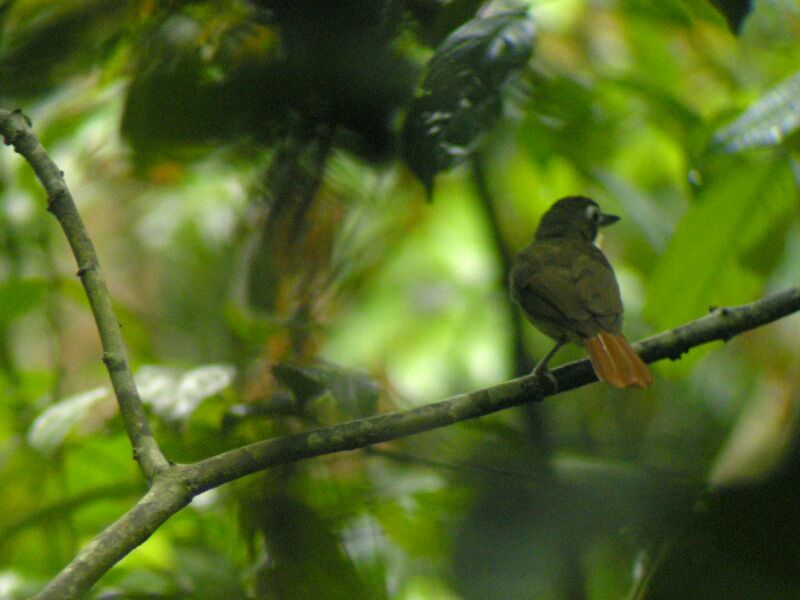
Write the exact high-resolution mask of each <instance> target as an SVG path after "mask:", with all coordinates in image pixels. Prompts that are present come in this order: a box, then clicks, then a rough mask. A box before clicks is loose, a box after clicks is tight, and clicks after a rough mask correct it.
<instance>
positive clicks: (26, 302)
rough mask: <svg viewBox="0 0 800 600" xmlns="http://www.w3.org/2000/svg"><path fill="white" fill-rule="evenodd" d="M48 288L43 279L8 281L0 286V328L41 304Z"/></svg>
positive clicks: (48, 285) (49, 285)
mask: <svg viewBox="0 0 800 600" xmlns="http://www.w3.org/2000/svg"><path fill="white" fill-rule="evenodd" d="M50 287H51V284H50V283H48V282H47V281H45V280H44V279H10V280H9V281H6V282H3V283H2V284H0V328H2V327H5V326H7V325H8V324H9V323H11V322H12V321H14V320H16V319H18V318H19V317H21V316H22V315H24V314H25V313H27V312H28V311H29V310H31V309H33V308H36V307H37V306H38V305H39V304H41V302H42V300H44V297H45V294H46V292H47V290H48V289H50Z"/></svg>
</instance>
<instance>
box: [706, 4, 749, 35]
mask: <svg viewBox="0 0 800 600" xmlns="http://www.w3.org/2000/svg"><path fill="white" fill-rule="evenodd" d="M710 1H711V4H713V5H714V6H715V7H716V9H717V10H718V11H719V12H721V13H722V14H723V15H724V16H725V20H726V21H727V22H728V26H729V27H730V28H731V31H733V33H736V34H738V33H740V32H741V31H742V25H743V24H744V19H745V17H747V15H748V14H750V11H751V10H752V9H753V0H710Z"/></svg>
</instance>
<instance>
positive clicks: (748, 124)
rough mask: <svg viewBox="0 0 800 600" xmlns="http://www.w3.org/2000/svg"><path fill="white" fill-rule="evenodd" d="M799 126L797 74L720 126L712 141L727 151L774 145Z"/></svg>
mask: <svg viewBox="0 0 800 600" xmlns="http://www.w3.org/2000/svg"><path fill="white" fill-rule="evenodd" d="M798 127H800V73H795V74H794V75H792V76H791V77H789V78H788V79H786V80H784V81H783V82H781V83H780V84H778V85H777V86H775V87H774V88H772V89H771V90H769V91H768V92H767V93H766V94H764V95H763V96H762V97H761V98H760V99H759V100H756V102H755V103H754V104H753V105H752V106H750V108H748V109H747V110H746V111H745V113H744V114H743V115H742V116H740V117H739V118H738V119H736V120H735V121H734V122H733V123H731V124H730V125H727V126H726V127H724V128H722V129H720V130H719V131H718V132H717V133H716V135H715V136H714V143H716V144H717V145H719V146H721V147H722V148H723V149H724V150H725V151H726V152H741V151H742V150H747V149H749V148H754V147H758V146H777V145H779V144H781V143H783V142H784V141H785V140H786V138H787V137H788V136H790V135H792V134H793V133H795V132H796V131H797V129H798Z"/></svg>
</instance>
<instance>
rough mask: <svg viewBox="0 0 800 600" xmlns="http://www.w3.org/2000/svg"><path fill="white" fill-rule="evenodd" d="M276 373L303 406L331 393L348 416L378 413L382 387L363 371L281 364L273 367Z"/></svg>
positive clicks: (329, 366)
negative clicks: (325, 393) (323, 394)
mask: <svg viewBox="0 0 800 600" xmlns="http://www.w3.org/2000/svg"><path fill="white" fill-rule="evenodd" d="M272 373H273V375H275V377H276V378H277V379H278V381H280V382H281V383H282V384H284V385H285V386H286V387H288V388H289V389H290V390H291V391H292V393H293V394H294V396H295V398H296V399H297V401H298V403H300V405H305V404H307V403H308V402H310V401H311V400H313V399H314V398H317V397H319V396H320V395H322V393H323V392H325V391H326V390H327V391H329V392H330V393H331V395H332V396H333V397H334V399H335V400H336V402H337V403H338V404H339V406H340V407H341V408H342V409H343V410H344V411H345V412H346V413H347V414H348V415H351V416H354V417H364V416H368V415H371V414H374V413H375V409H376V407H377V404H378V391H379V387H378V384H377V383H375V382H374V381H373V380H372V379H371V378H370V377H369V376H368V375H367V374H366V373H363V372H361V371H357V370H354V369H346V368H344V367H340V366H337V365H332V364H319V365H315V366H311V367H297V366H293V365H287V364H279V365H275V366H274V367H272Z"/></svg>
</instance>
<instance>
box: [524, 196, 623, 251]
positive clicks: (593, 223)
mask: <svg viewBox="0 0 800 600" xmlns="http://www.w3.org/2000/svg"><path fill="white" fill-rule="evenodd" d="M617 221H619V217H617V216H616V215H607V214H605V213H603V212H601V210H600V207H599V206H598V204H597V202H595V201H594V200H592V199H591V198H586V197H585V196H568V197H566V198H561V200H558V201H557V202H556V203H555V204H553V206H551V207H550V210H548V211H547V212H546V213H544V216H542V220H541V221H540V222H539V228H538V229H537V230H536V239H537V240H544V239H552V238H578V239H582V240H586V241H587V242H590V243H591V242H594V240H595V238H596V237H597V231H598V230H599V229H600V228H601V227H606V226H607V225H611V224H613V223H616V222H617Z"/></svg>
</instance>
